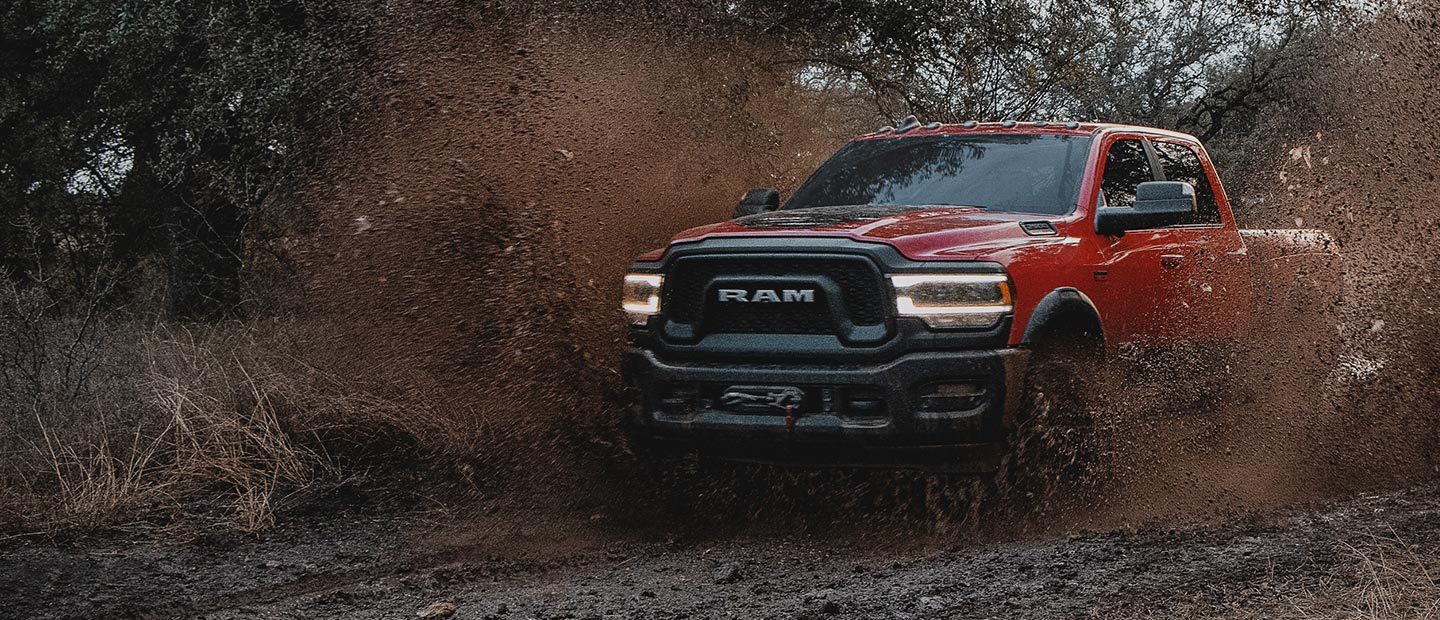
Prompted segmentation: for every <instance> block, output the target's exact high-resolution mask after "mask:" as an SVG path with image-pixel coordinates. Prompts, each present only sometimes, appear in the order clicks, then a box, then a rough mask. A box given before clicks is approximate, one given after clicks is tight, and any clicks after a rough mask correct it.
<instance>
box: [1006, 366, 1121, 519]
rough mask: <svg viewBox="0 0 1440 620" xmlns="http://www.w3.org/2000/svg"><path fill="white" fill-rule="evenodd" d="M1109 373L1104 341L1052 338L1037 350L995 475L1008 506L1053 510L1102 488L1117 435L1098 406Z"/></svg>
mask: <svg viewBox="0 0 1440 620" xmlns="http://www.w3.org/2000/svg"><path fill="white" fill-rule="evenodd" d="M1109 374H1110V372H1109V367H1108V365H1107V364H1106V363H1105V355H1104V350H1103V347H1102V346H1101V345H1099V343H1094V342H1089V341H1085V340H1082V339H1078V338H1050V339H1047V340H1045V341H1043V342H1041V343H1039V344H1038V345H1037V346H1036V347H1035V348H1034V349H1033V352H1032V354H1031V358H1030V363H1029V366H1028V369H1027V372H1026V379H1025V393H1024V397H1023V400H1022V401H1021V403H1020V406H1019V407H1018V410H1017V411H1016V413H1015V415H1014V416H1013V417H1012V418H1011V419H1009V420H1007V422H1006V428H1005V433H1006V450H1005V454H1004V456H1003V457H1002V458H1001V461H1000V466H999V468H998V469H997V471H996V475H995V478H994V487H995V489H994V491H995V492H996V493H998V494H999V495H1000V497H1001V498H1002V499H1004V500H1006V502H1005V503H1006V504H1007V505H1008V506H1010V507H1011V508H1013V509H1015V510H1017V511H1019V512H1025V513H1035V512H1048V511H1052V510H1056V509H1064V508H1066V507H1070V506H1073V505H1075V504H1077V503H1083V502H1084V501H1086V500H1088V499H1090V498H1093V497H1095V495H1096V493H1097V492H1099V491H1100V490H1101V488H1102V486H1103V485H1102V483H1103V482H1104V480H1106V478H1107V476H1106V472H1107V471H1108V469H1109V464H1108V460H1107V455H1108V454H1109V452H1110V450H1109V445H1110V441H1111V438H1110V433H1109V432H1108V429H1107V428H1105V427H1104V425H1102V424H1101V423H1100V422H1099V421H1098V419H1097V413H1098V412H1097V410H1096V408H1095V407H1094V406H1093V404H1094V403H1095V402H1096V401H1097V400H1098V399H1097V398H1096V391H1097V390H1099V389H1102V387H1103V386H1105V385H1108V384H1109V383H1110V382H1109Z"/></svg>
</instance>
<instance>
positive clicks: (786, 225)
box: [672, 206, 1066, 260]
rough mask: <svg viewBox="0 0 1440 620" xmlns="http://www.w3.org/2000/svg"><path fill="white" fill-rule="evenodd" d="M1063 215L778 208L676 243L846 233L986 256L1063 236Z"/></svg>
mask: <svg viewBox="0 0 1440 620" xmlns="http://www.w3.org/2000/svg"><path fill="white" fill-rule="evenodd" d="M1061 218H1062V216H1054V215H1041V214H1035V213H1009V212H999V211H986V210H983V209H978V208H974V207H948V206H947V207H898V206H897V207H892V206H853V207H819V208H813V209H797V210H794V211H774V212H771V213H762V214H759V215H751V216H748V217H742V218H739V219H735V220H731V221H728V222H720V223H717V224H710V225H707V226H700V227H698V228H692V229H690V230H687V231H684V232H682V233H680V234H679V235H677V236H676V237H675V239H674V240H673V241H672V243H683V242H687V241H699V240H701V239H707V238H714V237H736V236H749V237H758V236H775V237H848V238H851V239H855V240H856V241H864V242H872V243H885V244H888V245H892V246H895V248H896V249H898V250H900V252H901V253H902V254H904V255H906V256H907V257H910V258H912V259H916V260H920V259H925V258H931V259H951V260H976V259H983V258H986V257H990V256H993V255H996V254H998V253H1002V252H1005V251H1007V250H1014V249H1018V248H1021V247H1029V246H1034V245H1044V244H1053V243H1057V242H1061V241H1064V232H1065V228H1066V223H1065V222H1064V221H1062V219H1061ZM1021 222H1027V223H1028V222H1037V223H1038V222H1047V223H1050V225H1051V227H1053V228H1054V229H1056V232H1055V233H1050V232H1047V231H1041V234H1034V233H1027V232H1026V231H1025V229H1024V228H1021V226H1020V224H1021Z"/></svg>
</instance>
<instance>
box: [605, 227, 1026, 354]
mask: <svg viewBox="0 0 1440 620" xmlns="http://www.w3.org/2000/svg"><path fill="white" fill-rule="evenodd" d="M682 265H684V266H683V267H682ZM726 265H730V266H731V267H726ZM734 266H739V268H740V269H738V270H737V269H736V268H734ZM692 267H695V268H696V269H692ZM631 269H632V271H633V272H635V273H657V274H663V275H664V276H665V290H664V291H662V299H661V315H659V316H655V317H652V318H651V319H650V321H649V322H648V323H646V324H645V325H641V326H636V327H634V328H632V329H631V331H630V340H631V342H632V343H633V344H634V345H636V346H638V347H640V348H643V349H649V350H651V351H654V352H655V354H656V355H659V356H660V357H661V358H662V359H665V360H669V361H670V362H674V363H689V362H692V361H693V362H697V363H706V364H715V363H726V362H730V361H735V362H743V363H744V364H746V365H755V364H764V363H771V362H775V363H780V362H790V363H803V364H806V365H812V366H817V367H818V366H819V365H826V364H846V363H854V362H861V361H866V362H876V361H885V360H890V359H895V358H896V357H897V356H900V355H903V354H905V353H908V352H916V351H935V350H952V351H953V350H965V349H985V348H997V347H1003V346H1005V345H1006V343H1007V341H1008V337H1009V333H1010V329H1011V324H1012V321H1011V319H1010V318H1009V317H1006V318H1005V319H1003V320H1002V321H1001V322H1000V323H999V324H997V325H995V326H994V327H993V328H991V329H985V330H965V331H935V330H931V329H929V328H928V327H926V326H925V325H924V323H923V322H922V321H920V320H919V319H917V318H913V317H896V316H895V311H894V303H895V302H894V298H893V295H894V292H893V290H892V289H891V286H890V283H889V280H888V278H887V276H888V275H889V274H900V273H937V272H938V273H1004V269H1003V268H1002V267H1001V265H999V264H997V263H991V262H980V261H958V260H923V261H920V260H912V259H909V258H906V257H905V256H904V255H902V254H901V253H900V252H899V250H897V249H896V248H895V247H894V246H891V245H889V244H885V243H879V242H868V241H860V240H856V239H852V238H846V237H784V236H776V235H754V236H725V237H714V238H709V239H704V240H700V241H693V242H680V243H675V244H672V245H671V246H670V247H669V248H668V249H667V250H666V251H665V254H664V255H662V256H661V258H660V259H658V260H654V261H639V262H636V263H634V264H633V265H632V268H631ZM747 271H748V273H747ZM707 279H708V282H707V281H706V280H707ZM716 282H720V283H723V284H724V285H725V287H726V288H729V285H730V284H737V285H738V286H735V288H748V289H750V290H755V289H759V288H774V289H783V288H795V287H804V288H807V289H808V288H811V285H814V288H816V289H817V291H816V304H814V305H812V306H808V307H807V306H806V305H805V304H793V303H787V304H755V306H756V307H755V308H753V309H749V310H742V311H740V312H736V311H735V310H734V308H735V307H736V306H737V305H739V304H733V303H732V304H727V312H725V313H723V314H714V315H713V316H712V315H711V313H710V312H707V308H706V304H707V302H709V301H710V300H713V299H714V298H715V297H716V295H715V292H716V291H714V289H716V288H719V287H717V286H714V284H715V283H716ZM707 287H708V290H707ZM827 287H828V288H827ZM707 292H709V293H710V295H708V296H707V294H706V293H707ZM707 297H709V299H707ZM767 306H786V307H787V308H786V309H785V310H783V312H784V316H783V317H781V316H773V315H770V314H768V313H776V312H781V311H777V310H773V309H769V308H768V307H767ZM715 316H724V317H725V318H720V319H715V322H712V321H711V319H713V318H714V317H715ZM877 316H878V317H879V318H878V319H877V318H876V317H877ZM707 317H708V318H707ZM686 321H690V322H686ZM859 321H870V322H869V323H860V322H859ZM847 335H848V338H847Z"/></svg>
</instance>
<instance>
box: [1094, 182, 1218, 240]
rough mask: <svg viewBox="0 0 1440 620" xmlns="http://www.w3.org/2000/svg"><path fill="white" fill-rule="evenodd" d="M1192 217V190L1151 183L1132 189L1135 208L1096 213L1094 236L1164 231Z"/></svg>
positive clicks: (1185, 185) (1188, 186)
mask: <svg viewBox="0 0 1440 620" xmlns="http://www.w3.org/2000/svg"><path fill="white" fill-rule="evenodd" d="M1194 213H1195V186H1193V185H1191V184H1189V183H1184V182H1181V181H1150V182H1148V183H1141V184H1140V185H1139V186H1137V187H1136V188H1135V204H1134V205H1131V206H1129V207H1104V208H1102V209H1099V210H1098V211H1096V212H1095V232H1097V233H1100V234H1102V235H1123V234H1125V231H1129V230H1144V229H1147V228H1163V227H1165V226H1173V225H1175V224H1179V223H1181V222H1184V221H1185V220H1186V219H1188V218H1190V217H1191V216H1192V215H1193V214H1194Z"/></svg>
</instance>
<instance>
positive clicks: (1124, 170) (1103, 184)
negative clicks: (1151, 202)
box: [1100, 139, 1155, 207]
mask: <svg viewBox="0 0 1440 620" xmlns="http://www.w3.org/2000/svg"><path fill="white" fill-rule="evenodd" d="M1154 180H1155V173H1154V171H1152V170H1151V169H1150V158H1149V157H1146V156H1145V146H1144V145H1143V144H1141V143H1140V141H1139V140H1133V139H1132V140H1116V141H1115V142H1114V143H1113V144H1111V145H1110V151H1109V152H1107V153H1106V154H1105V177H1104V178H1103V179H1101V180H1100V194H1101V198H1102V199H1104V201H1105V202H1104V204H1103V206H1107V207H1128V206H1130V205H1133V204H1135V187H1136V186H1138V185H1140V184H1141V183H1144V182H1146V181H1154Z"/></svg>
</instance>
